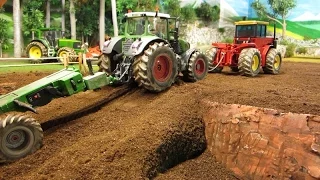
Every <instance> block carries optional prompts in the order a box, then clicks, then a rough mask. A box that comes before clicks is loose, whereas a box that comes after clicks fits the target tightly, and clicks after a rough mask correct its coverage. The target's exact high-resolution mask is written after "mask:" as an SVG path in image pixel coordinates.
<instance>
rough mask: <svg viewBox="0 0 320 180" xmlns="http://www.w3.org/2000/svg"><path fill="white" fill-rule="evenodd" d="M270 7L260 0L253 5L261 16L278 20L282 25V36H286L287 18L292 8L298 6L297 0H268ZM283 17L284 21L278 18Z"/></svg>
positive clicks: (256, 0)
mask: <svg viewBox="0 0 320 180" xmlns="http://www.w3.org/2000/svg"><path fill="white" fill-rule="evenodd" d="M268 5H269V8H268V7H266V6H265V5H264V4H262V3H261V2H260V1H259V0H255V1H254V2H253V3H252V4H251V7H252V8H253V9H254V10H255V11H256V12H257V14H258V16H259V17H267V18H268V19H271V20H274V21H276V22H278V23H279V24H280V25H281V26H282V37H283V38H285V36H286V29H287V24H286V19H287V17H288V15H289V12H290V10H292V9H293V8H294V7H296V5H297V3H296V0H268ZM279 17H280V18H281V19H282V22H281V21H280V20H278V18H279Z"/></svg>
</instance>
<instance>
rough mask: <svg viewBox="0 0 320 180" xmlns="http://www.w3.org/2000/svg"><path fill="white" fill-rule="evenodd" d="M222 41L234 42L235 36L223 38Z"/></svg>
mask: <svg viewBox="0 0 320 180" xmlns="http://www.w3.org/2000/svg"><path fill="white" fill-rule="evenodd" d="M221 42H223V43H233V38H223V39H222V41H221Z"/></svg>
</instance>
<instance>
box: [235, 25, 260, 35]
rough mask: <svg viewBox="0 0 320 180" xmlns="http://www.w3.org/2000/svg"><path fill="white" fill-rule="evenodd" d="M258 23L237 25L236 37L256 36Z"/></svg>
mask: <svg viewBox="0 0 320 180" xmlns="http://www.w3.org/2000/svg"><path fill="white" fill-rule="evenodd" d="M255 28H256V25H237V26H236V37H240V38H241V37H255Z"/></svg>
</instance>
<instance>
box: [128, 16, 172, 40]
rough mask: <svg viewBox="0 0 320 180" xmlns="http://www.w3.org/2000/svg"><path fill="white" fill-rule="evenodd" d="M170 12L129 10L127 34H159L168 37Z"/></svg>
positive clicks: (161, 36)
mask: <svg viewBox="0 0 320 180" xmlns="http://www.w3.org/2000/svg"><path fill="white" fill-rule="evenodd" d="M168 19H170V15H169V14H164V13H157V12H129V13H126V14H125V22H126V25H125V35H126V36H158V37H160V38H162V39H167V38H168Z"/></svg>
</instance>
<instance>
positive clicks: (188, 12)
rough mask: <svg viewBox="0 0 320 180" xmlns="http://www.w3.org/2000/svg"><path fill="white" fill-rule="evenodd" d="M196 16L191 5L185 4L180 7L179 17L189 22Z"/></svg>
mask: <svg viewBox="0 0 320 180" xmlns="http://www.w3.org/2000/svg"><path fill="white" fill-rule="evenodd" d="M196 18H197V15H196V12H195V10H194V8H193V7H192V5H187V6H185V7H183V8H181V19H182V20H184V21H186V22H190V21H194V20H195V19H196Z"/></svg>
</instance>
